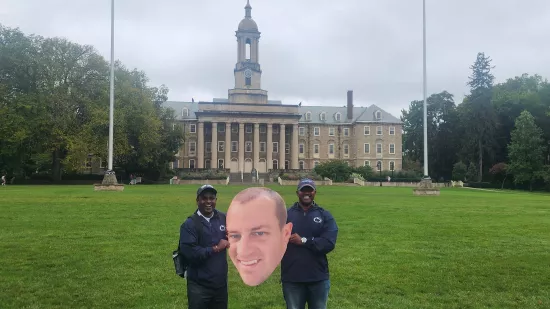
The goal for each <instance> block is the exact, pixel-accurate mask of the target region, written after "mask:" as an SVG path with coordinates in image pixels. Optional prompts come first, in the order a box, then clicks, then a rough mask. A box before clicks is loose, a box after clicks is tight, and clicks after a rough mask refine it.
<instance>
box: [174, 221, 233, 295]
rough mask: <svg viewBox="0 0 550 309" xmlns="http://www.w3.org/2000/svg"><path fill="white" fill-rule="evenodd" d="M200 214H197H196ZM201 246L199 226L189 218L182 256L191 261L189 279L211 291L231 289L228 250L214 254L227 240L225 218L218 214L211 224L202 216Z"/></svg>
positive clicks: (183, 228)
mask: <svg viewBox="0 0 550 309" xmlns="http://www.w3.org/2000/svg"><path fill="white" fill-rule="evenodd" d="M195 213H196V212H195ZM200 220H201V223H202V235H201V243H200V244H199V243H198V242H197V240H198V236H197V233H196V229H195V222H193V219H192V218H187V220H185V222H184V223H183V224H182V225H181V227H180V252H181V254H183V255H184V256H185V258H186V259H187V261H189V266H188V268H187V279H188V280H192V281H195V282H196V283H198V284H200V285H202V286H204V287H209V288H213V289H216V288H220V287H223V286H226V285H227V250H223V251H221V252H218V253H214V251H213V248H212V247H214V246H215V245H217V244H218V242H219V241H220V240H221V239H227V236H226V234H225V215H223V216H221V215H220V212H219V211H218V210H214V216H212V218H211V219H210V223H209V222H208V221H206V219H205V218H203V217H202V216H201V217H200Z"/></svg>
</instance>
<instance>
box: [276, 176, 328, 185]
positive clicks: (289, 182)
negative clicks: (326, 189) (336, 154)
mask: <svg viewBox="0 0 550 309" xmlns="http://www.w3.org/2000/svg"><path fill="white" fill-rule="evenodd" d="M277 180H278V182H279V184H280V185H281V186H297V185H298V183H299V182H300V181H299V180H282V179H281V177H278V179H277ZM315 185H317V186H332V180H330V179H328V178H327V179H326V180H315Z"/></svg>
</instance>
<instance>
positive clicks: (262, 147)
mask: <svg viewBox="0 0 550 309" xmlns="http://www.w3.org/2000/svg"><path fill="white" fill-rule="evenodd" d="M265 151H266V150H265V142H260V152H265Z"/></svg>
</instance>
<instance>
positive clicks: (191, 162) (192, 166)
mask: <svg viewBox="0 0 550 309" xmlns="http://www.w3.org/2000/svg"><path fill="white" fill-rule="evenodd" d="M189 168H195V160H193V159H191V160H189Z"/></svg>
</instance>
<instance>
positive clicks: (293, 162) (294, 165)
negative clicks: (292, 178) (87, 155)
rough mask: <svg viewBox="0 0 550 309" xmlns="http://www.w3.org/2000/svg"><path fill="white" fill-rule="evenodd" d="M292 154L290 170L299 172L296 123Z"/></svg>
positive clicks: (296, 125) (295, 125) (293, 131)
mask: <svg viewBox="0 0 550 309" xmlns="http://www.w3.org/2000/svg"><path fill="white" fill-rule="evenodd" d="M290 153H291V156H292V158H291V161H290V162H291V164H290V168H292V169H294V170H297V169H298V168H299V164H298V124H297V123H295V124H294V125H292V145H291V147H290Z"/></svg>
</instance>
